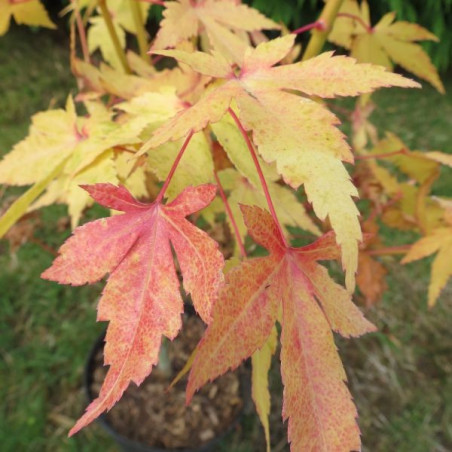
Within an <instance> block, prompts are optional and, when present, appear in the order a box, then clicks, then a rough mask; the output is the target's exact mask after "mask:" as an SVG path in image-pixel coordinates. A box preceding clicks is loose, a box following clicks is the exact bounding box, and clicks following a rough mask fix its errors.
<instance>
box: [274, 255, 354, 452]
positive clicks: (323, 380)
mask: <svg viewBox="0 0 452 452" xmlns="http://www.w3.org/2000/svg"><path fill="white" fill-rule="evenodd" d="M285 270H286V278H287V279H286V281H285V282H286V284H285V285H284V295H283V298H284V303H283V320H282V321H283V325H282V327H283V328H282V333H281V344H282V350H281V374H282V380H283V384H284V396H283V397H284V404H283V419H284V420H287V419H289V426H288V437H289V441H290V442H291V445H292V447H291V449H292V450H293V451H304V450H306V451H308V450H315V451H322V452H331V451H338V452H339V451H352V450H353V451H355V450H360V448H361V447H360V445H361V444H360V443H361V441H360V434H359V428H358V425H357V423H356V416H357V412H356V408H355V406H354V405H353V402H352V400H351V396H350V394H349V392H348V390H347V387H346V386H345V384H344V381H345V380H346V375H345V372H344V369H343V367H342V364H341V361H340V358H339V355H338V354H337V350H336V347H335V345H334V339H333V335H332V333H331V330H330V327H329V325H328V322H327V320H326V318H325V316H324V315H323V313H322V310H321V309H320V308H319V306H318V305H317V304H316V303H315V301H314V299H313V298H312V295H311V294H310V293H309V290H308V289H307V288H306V284H305V282H304V281H303V279H304V278H303V275H302V274H301V273H300V269H299V268H298V267H297V266H296V265H294V264H290V263H288V264H287V267H286V269H285Z"/></svg>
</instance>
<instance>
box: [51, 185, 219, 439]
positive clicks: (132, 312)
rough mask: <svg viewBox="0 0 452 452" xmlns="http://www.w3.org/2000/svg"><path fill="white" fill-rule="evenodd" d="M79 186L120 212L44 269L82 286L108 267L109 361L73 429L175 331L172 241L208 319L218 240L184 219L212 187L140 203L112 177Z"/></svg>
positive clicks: (145, 368) (87, 230) (105, 405)
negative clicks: (110, 180)
mask: <svg viewBox="0 0 452 452" xmlns="http://www.w3.org/2000/svg"><path fill="white" fill-rule="evenodd" d="M84 188H85V189H86V190H87V191H88V192H89V194H90V195H91V196H92V197H93V198H94V199H95V200H96V201H98V202H99V203H100V204H102V205H103V206H105V207H109V208H111V209H114V210H118V211H122V212H124V213H123V214H122V215H115V216H113V217H110V218H106V219H105V218H103V219H100V220H97V221H93V222H91V223H87V224H85V225H83V226H81V227H79V228H77V229H76V230H75V231H74V234H73V236H72V237H71V238H69V239H68V240H67V242H66V243H65V244H64V245H63V246H62V247H61V249H60V255H59V257H57V258H56V259H55V261H54V262H53V264H52V266H51V267H50V268H49V269H47V270H46V271H45V272H44V273H43V274H42V277H43V278H45V279H50V280H52V281H58V282H60V283H62V284H72V285H82V284H86V283H93V282H95V281H98V280H100V279H101V278H102V277H103V276H104V275H105V274H106V273H109V277H108V282H107V284H106V286H105V289H104V291H103V294H102V298H101V299H100V302H99V306H98V320H109V321H110V324H109V327H108V330H107V336H106V346H105V364H107V365H110V368H109V370H108V373H107V376H106V377H105V381H104V384H103V386H102V389H101V391H100V394H99V397H98V398H97V399H96V400H94V401H93V402H92V403H91V404H90V405H89V406H88V408H87V411H86V413H85V414H84V415H83V416H82V417H81V418H80V420H79V421H78V422H77V424H76V425H75V426H74V428H73V429H72V430H71V432H70V434H71V435H73V434H74V433H76V432H77V431H78V430H80V429H81V428H83V427H84V426H86V425H87V424H89V423H90V422H91V421H93V420H94V419H96V418H97V417H98V416H99V415H100V414H101V413H102V412H104V411H105V410H108V409H110V408H111V407H112V406H113V405H114V404H115V403H116V402H117V401H118V400H119V399H120V398H121V396H122V394H123V392H124V391H125V390H126V389H127V387H128V385H129V383H130V382H131V381H133V382H135V383H136V384H137V385H139V384H141V382H142V381H143V380H144V378H145V377H146V376H147V375H149V373H150V372H151V369H152V366H153V365H155V364H156V363H157V361H158V354H159V349H160V343H161V339H162V336H166V337H168V338H169V339H173V338H174V337H175V336H176V335H177V333H178V331H179V329H180V327H181V313H182V312H183V304H182V298H181V295H180V289H179V280H178V278H177V275H176V270H175V267H174V262H173V255H172V251H171V246H172V247H173V248H174V250H175V252H176V255H177V259H178V262H179V265H180V269H181V272H182V276H183V281H184V288H185V290H186V292H187V293H190V294H191V296H192V299H193V304H194V306H195V309H196V310H197V312H198V313H199V315H200V316H201V318H202V319H203V320H204V321H206V322H209V321H210V319H211V305H212V302H213V301H214V300H215V298H216V296H217V291H218V288H219V286H220V284H221V283H222V272H221V270H222V267H223V256H222V254H221V253H220V251H219V250H218V246H217V244H216V242H215V241H214V240H213V239H211V238H210V237H209V236H208V235H207V234H206V233H205V232H203V231H201V230H200V229H197V228H196V227H195V226H193V225H192V224H191V223H189V222H188V221H187V220H186V219H185V217H186V216H187V215H189V214H191V213H193V212H196V211H198V210H200V209H202V208H203V207H205V206H206V205H207V204H208V203H209V202H210V201H211V200H212V199H213V197H214V196H215V191H216V187H215V186H213V185H203V186H199V187H195V188H193V187H190V188H187V189H186V190H185V191H184V192H182V193H181V194H180V195H179V196H178V197H177V198H176V199H175V200H174V201H172V202H171V203H169V204H167V205H163V204H160V203H152V204H143V203H140V202H138V201H136V200H135V199H134V198H133V197H132V196H131V195H130V193H129V192H128V191H127V190H126V189H125V188H123V187H119V188H118V187H115V186H113V185H110V184H96V185H91V186H85V187H84ZM170 244H171V246H170Z"/></svg>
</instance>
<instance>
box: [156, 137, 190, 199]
mask: <svg viewBox="0 0 452 452" xmlns="http://www.w3.org/2000/svg"><path fill="white" fill-rule="evenodd" d="M192 136H193V132H190V133H189V134H188V135H187V138H185V141H184V144H183V145H182V147H181V148H180V151H179V153H178V154H177V157H176V159H175V160H174V163H173V166H172V167H171V169H170V172H169V173H168V176H167V177H166V180H165V183H164V184H163V187H162V189H161V190H160V193H159V194H158V196H157V198H156V200H155V202H157V203H160V202H162V200H163V197H164V196H165V192H166V189H167V188H168V185H169V184H170V182H171V179H172V178H173V175H174V172H175V171H176V168H177V166H178V165H179V162H180V160H181V158H182V156H183V155H184V152H185V149H187V146H188V144H189V143H190V140H191V137H192Z"/></svg>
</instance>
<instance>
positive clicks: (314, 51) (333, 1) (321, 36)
mask: <svg viewBox="0 0 452 452" xmlns="http://www.w3.org/2000/svg"><path fill="white" fill-rule="evenodd" d="M342 3H344V0H329V1H328V2H327V3H326V5H325V6H324V8H323V10H322V13H321V14H320V17H319V19H318V20H317V22H321V23H322V24H323V29H322V30H319V29H314V30H312V36H311V39H310V40H309V42H308V45H307V47H306V50H305V52H304V54H303V58H302V60H303V61H304V60H309V58H312V57H314V56H316V55H318V54H319V53H320V52H321V51H322V48H323V45H324V44H325V41H326V38H327V37H328V35H329V33H330V31H331V29H332V27H333V24H334V20H335V19H336V16H337V14H338V12H339V9H340V8H341V6H342Z"/></svg>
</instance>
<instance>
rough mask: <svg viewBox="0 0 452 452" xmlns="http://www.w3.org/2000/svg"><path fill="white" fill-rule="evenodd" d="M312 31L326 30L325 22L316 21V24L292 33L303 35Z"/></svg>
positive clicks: (313, 23)
mask: <svg viewBox="0 0 452 452" xmlns="http://www.w3.org/2000/svg"><path fill="white" fill-rule="evenodd" d="M312 29H315V30H320V31H324V30H325V22H323V21H322V20H316V21H315V22H312V23H311V24H307V25H303V26H302V27H300V28H297V29H296V30H294V31H293V32H292V34H294V35H299V34H301V33H304V32H306V31H309V30H312Z"/></svg>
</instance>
